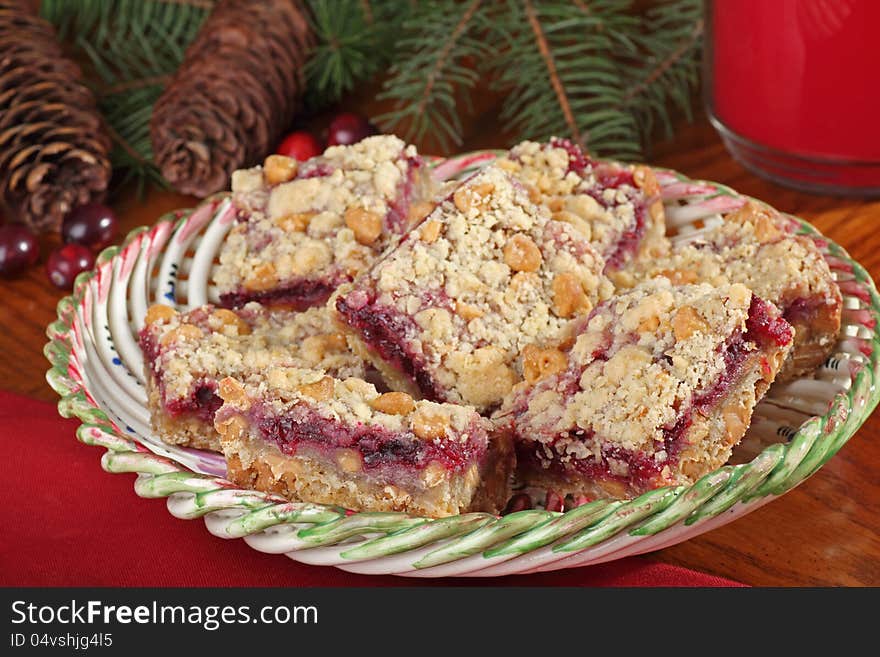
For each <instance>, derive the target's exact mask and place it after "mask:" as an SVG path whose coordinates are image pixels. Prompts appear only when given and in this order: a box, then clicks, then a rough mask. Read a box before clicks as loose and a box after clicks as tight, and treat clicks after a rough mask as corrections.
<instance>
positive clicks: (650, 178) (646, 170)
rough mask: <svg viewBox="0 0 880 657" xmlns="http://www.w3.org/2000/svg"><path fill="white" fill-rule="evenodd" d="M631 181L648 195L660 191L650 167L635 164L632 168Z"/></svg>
mask: <svg viewBox="0 0 880 657" xmlns="http://www.w3.org/2000/svg"><path fill="white" fill-rule="evenodd" d="M633 182H634V183H635V184H636V187H638V188H640V189H642V190H643V191H644V192H645V194H647V195H648V196H655V195H657V194H659V193H660V184H659V183H658V182H657V176H656V175H654V170H653V169H651V168H650V167H645V166H637V167H636V168H635V169H634V170H633Z"/></svg>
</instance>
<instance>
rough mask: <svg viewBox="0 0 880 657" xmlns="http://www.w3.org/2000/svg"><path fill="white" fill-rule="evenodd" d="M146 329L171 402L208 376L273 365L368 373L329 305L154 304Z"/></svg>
mask: <svg viewBox="0 0 880 657" xmlns="http://www.w3.org/2000/svg"><path fill="white" fill-rule="evenodd" d="M145 333H146V334H149V336H150V338H151V339H152V340H153V343H154V344H155V345H158V351H157V353H156V356H155V360H154V361H153V362H152V363H150V367H151V370H152V372H153V374H154V376H156V377H157V379H159V381H160V382H161V387H162V390H163V396H164V399H165V401H166V402H167V401H169V400H172V399H186V398H188V397H189V396H190V395H191V394H192V393H193V389H194V388H195V387H196V386H197V385H199V384H200V383H202V382H205V381H214V382H216V381H217V380H219V379H220V378H222V377H225V376H234V377H242V378H245V377H248V376H253V375H258V374H259V373H260V372H262V371H264V370H265V369H266V368H268V367H270V366H272V365H292V366H299V367H309V368H314V369H319V370H322V371H326V372H328V373H333V374H334V375H336V376H342V377H349V376H363V374H364V363H363V361H362V360H361V359H360V358H358V357H357V356H355V355H354V354H352V353H351V352H350V351H349V350H348V345H347V343H346V340H345V337H344V336H343V335H342V334H340V333H339V330H338V328H336V326H335V325H334V323H333V321H332V318H331V314H330V312H329V310H328V309H326V308H312V309H309V310H307V311H305V312H300V313H297V312H290V311H272V312H269V311H267V310H266V309H265V308H264V307H263V306H261V305H260V304H258V303H255V302H251V303H248V304H247V305H245V306H244V307H243V308H241V309H239V310H236V311H232V310H227V309H225V308H215V307H214V306H212V305H206V306H202V307H200V308H196V309H194V310H192V311H189V312H187V313H183V314H180V313H176V312H175V311H174V310H173V309H172V308H170V307H169V306H153V307H152V308H151V310H150V313H148V315H147V325H146V327H145Z"/></svg>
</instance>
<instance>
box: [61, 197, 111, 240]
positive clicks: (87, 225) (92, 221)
mask: <svg viewBox="0 0 880 657" xmlns="http://www.w3.org/2000/svg"><path fill="white" fill-rule="evenodd" d="M118 228H119V222H118V221H117V220H116V215H115V214H113V210H111V209H110V208H108V207H107V206H106V205H102V204H101V203H88V204H86V205H81V206H79V207H78V208H74V210H73V211H72V212H71V213H70V214H68V215H67V216H66V217H65V218H64V223H62V224H61V239H63V240H64V242H65V243H66V244H82V245H83V246H87V247H89V248H91V249H95V250H100V249H103V248H104V247H105V246H110V244H112V243H113V240H114V239H115V238H116V232H117V230H118Z"/></svg>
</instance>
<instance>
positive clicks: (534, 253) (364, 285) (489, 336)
mask: <svg viewBox="0 0 880 657" xmlns="http://www.w3.org/2000/svg"><path fill="white" fill-rule="evenodd" d="M603 266H604V263H603V261H602V258H601V257H600V256H599V255H598V254H597V253H596V252H595V250H594V249H593V248H592V247H591V246H590V244H589V243H588V241H587V240H586V239H584V238H583V236H582V235H581V234H580V233H579V232H578V231H577V230H575V229H574V228H573V227H572V226H571V225H569V224H568V223H565V222H563V221H553V220H552V219H551V218H550V213H549V211H548V210H547V209H546V208H544V207H541V206H537V205H535V204H534V203H533V202H532V201H531V200H529V194H528V192H527V190H526V189H525V188H524V187H523V185H522V184H520V183H519V182H518V181H516V180H515V179H514V178H512V177H511V176H510V175H509V174H508V173H506V172H505V171H504V170H503V169H501V168H500V167H497V166H491V165H490V166H488V167H487V168H485V169H483V170H482V171H480V172H478V173H477V174H475V175H474V176H472V177H471V178H469V179H468V180H466V181H465V182H463V183H462V184H461V185H460V186H459V187H458V188H456V189H455V191H454V192H453V193H452V194H451V195H450V196H449V197H448V198H446V199H445V200H444V201H442V202H441V203H440V204H439V205H438V206H437V208H435V209H434V211H433V212H431V214H429V215H428V217H427V218H426V219H425V220H424V221H423V222H422V223H421V224H420V225H419V226H418V227H417V228H415V229H413V230H412V232H410V234H409V235H407V236H406V237H405V238H404V239H403V240H402V241H401V242H400V243H399V244H398V245H396V246H395V247H394V248H393V249H391V250H390V251H389V252H388V253H386V254H385V256H383V258H382V259H380V260H379V261H378V262H377V263H376V264H375V265H374V266H373V267H372V268H371V269H370V270H369V271H368V272H367V273H365V274H363V275H362V276H360V277H359V278H358V279H357V280H356V281H355V282H354V284H353V285H352V286H347V287H346V288H342V289H341V290H340V293H339V294H338V295H337V296H336V298H335V299H332V300H331V303H335V307H336V310H337V311H338V314H339V317H340V321H341V322H342V323H343V324H344V325H346V326H347V327H348V329H349V330H350V331H351V334H352V339H351V340H350V342H351V343H352V345H353V347H354V348H355V349H356V350H357V351H359V352H360V353H362V354H364V356H365V357H367V358H369V359H371V360H372V361H373V362H374V363H375V365H376V367H377V368H378V369H379V370H380V372H382V374H383V375H384V377H385V379H386V381H387V382H388V383H389V385H390V386H391V387H392V388H396V389H398V390H405V391H407V392H409V393H410V394H412V395H414V396H422V397H424V398H427V399H431V400H434V401H444V402H454V403H464V404H470V405H473V406H475V407H476V408H477V410H479V411H481V412H485V411H487V410H490V409H492V408H493V407H496V406H497V405H498V404H499V403H500V401H501V399H502V398H503V397H504V395H505V394H507V392H508V391H509V390H510V389H511V388H512V387H513V385H514V384H515V383H516V382H517V381H518V380H519V379H520V377H521V373H520V371H519V364H518V359H519V355H520V351H521V350H522V348H523V347H524V346H525V345H527V344H530V343H533V342H536V341H538V340H541V339H548V338H552V337H553V336H555V335H557V334H559V333H560V331H561V329H562V328H563V326H564V325H565V324H566V323H567V321H568V320H569V319H570V318H572V317H574V316H576V315H578V314H581V313H586V312H589V310H590V309H591V308H592V307H593V306H594V305H595V304H596V303H597V302H598V301H600V300H602V299H605V298H606V297H608V296H609V295H610V294H611V291H612V287H611V283H610V281H608V280H607V279H606V278H605V276H604V275H603V274H602V269H603Z"/></svg>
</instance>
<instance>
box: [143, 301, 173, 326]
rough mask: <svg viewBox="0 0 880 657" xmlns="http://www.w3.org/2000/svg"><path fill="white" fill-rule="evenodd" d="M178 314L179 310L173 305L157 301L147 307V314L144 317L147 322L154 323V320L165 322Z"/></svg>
mask: <svg viewBox="0 0 880 657" xmlns="http://www.w3.org/2000/svg"><path fill="white" fill-rule="evenodd" d="M176 314H177V311H176V310H175V309H174V308H172V307H171V306H166V305H165V304H162V303H155V304H153V305H152V306H150V307H149V308H147V316H146V317H145V318H144V321H145V322H146V323H147V324H153V323H154V322H164V321H166V320H169V319H171V318H172V317H174V316H175V315H176Z"/></svg>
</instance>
